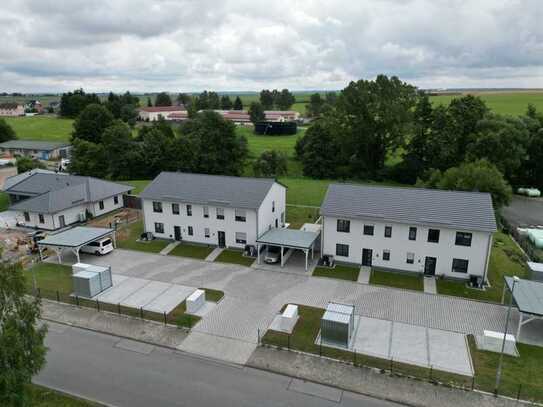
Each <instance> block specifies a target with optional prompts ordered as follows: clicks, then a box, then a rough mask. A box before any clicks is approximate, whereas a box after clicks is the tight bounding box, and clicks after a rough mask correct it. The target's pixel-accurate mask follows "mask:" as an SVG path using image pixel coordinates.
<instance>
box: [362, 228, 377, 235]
mask: <svg viewBox="0 0 543 407" xmlns="http://www.w3.org/2000/svg"><path fill="white" fill-rule="evenodd" d="M374 229H375V227H374V226H373V225H364V234H365V235H368V236H373V230H374Z"/></svg>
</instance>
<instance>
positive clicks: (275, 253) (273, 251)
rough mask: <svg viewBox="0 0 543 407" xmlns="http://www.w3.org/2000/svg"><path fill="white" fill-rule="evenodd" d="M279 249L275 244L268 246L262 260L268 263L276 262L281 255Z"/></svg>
mask: <svg viewBox="0 0 543 407" xmlns="http://www.w3.org/2000/svg"><path fill="white" fill-rule="evenodd" d="M280 250H281V249H280V248H279V247H277V246H272V247H268V249H267V250H266V254H265V255H264V261H265V262H266V263H269V264H274V263H278V262H279V258H280V256H281V252H280Z"/></svg>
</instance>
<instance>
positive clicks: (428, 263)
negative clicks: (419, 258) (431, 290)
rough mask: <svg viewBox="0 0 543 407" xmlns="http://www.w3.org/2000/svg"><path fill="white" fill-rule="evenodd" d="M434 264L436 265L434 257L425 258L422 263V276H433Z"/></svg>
mask: <svg viewBox="0 0 543 407" xmlns="http://www.w3.org/2000/svg"><path fill="white" fill-rule="evenodd" d="M436 263H437V259H436V258H435V257H428V256H426V260H425V261H424V275H426V276H435V274H436Z"/></svg>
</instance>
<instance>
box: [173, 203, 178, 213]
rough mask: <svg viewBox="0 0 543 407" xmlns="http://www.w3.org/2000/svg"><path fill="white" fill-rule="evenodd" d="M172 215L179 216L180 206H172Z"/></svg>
mask: <svg viewBox="0 0 543 407" xmlns="http://www.w3.org/2000/svg"><path fill="white" fill-rule="evenodd" d="M172 213H173V214H174V215H179V204H176V203H173V204H172Z"/></svg>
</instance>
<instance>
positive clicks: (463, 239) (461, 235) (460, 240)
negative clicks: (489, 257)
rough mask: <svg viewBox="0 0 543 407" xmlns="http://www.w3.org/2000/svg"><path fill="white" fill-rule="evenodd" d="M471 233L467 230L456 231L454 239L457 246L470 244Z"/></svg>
mask: <svg viewBox="0 0 543 407" xmlns="http://www.w3.org/2000/svg"><path fill="white" fill-rule="evenodd" d="M471 236H472V235H471V233H469V232H456V241H455V244H456V245H457V246H471Z"/></svg>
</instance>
